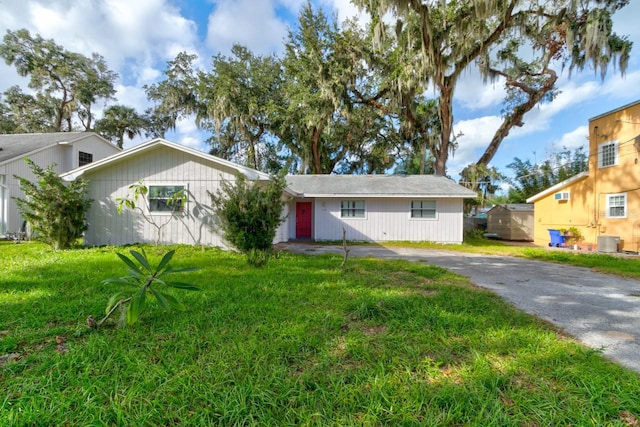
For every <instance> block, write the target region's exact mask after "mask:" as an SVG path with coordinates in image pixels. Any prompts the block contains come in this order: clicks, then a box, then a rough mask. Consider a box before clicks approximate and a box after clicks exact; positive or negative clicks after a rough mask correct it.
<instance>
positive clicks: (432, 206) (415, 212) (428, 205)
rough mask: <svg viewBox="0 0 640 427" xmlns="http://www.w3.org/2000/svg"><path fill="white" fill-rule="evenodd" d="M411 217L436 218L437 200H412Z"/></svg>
mask: <svg viewBox="0 0 640 427" xmlns="http://www.w3.org/2000/svg"><path fill="white" fill-rule="evenodd" d="M411 218H425V219H436V201H435V200H412V201H411Z"/></svg>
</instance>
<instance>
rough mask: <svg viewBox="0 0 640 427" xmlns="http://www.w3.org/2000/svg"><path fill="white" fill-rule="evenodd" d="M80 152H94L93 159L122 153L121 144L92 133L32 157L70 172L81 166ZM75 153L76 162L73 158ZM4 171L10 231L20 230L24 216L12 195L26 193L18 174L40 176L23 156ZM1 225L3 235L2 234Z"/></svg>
mask: <svg viewBox="0 0 640 427" xmlns="http://www.w3.org/2000/svg"><path fill="white" fill-rule="evenodd" d="M78 151H85V152H91V153H93V160H94V161H97V160H100V159H103V158H105V157H108V156H110V155H112V154H115V153H117V152H119V151H120V150H118V148H117V147H115V146H111V145H110V144H108V143H105V142H104V141H103V140H101V139H100V138H99V137H97V136H95V135H90V136H88V137H87V138H84V139H82V140H80V141H78V142H76V143H74V144H72V145H64V144H63V145H55V146H52V147H50V148H47V149H44V150H41V151H38V152H36V153H34V154H31V155H29V156H28V157H29V158H30V159H31V160H32V161H33V162H34V163H35V164H37V165H38V166H40V167H41V168H43V169H45V168H47V167H48V166H50V165H52V164H53V163H55V164H56V166H55V167H54V170H55V171H56V172H57V173H63V172H67V171H69V170H71V169H73V168H75V167H77V166H78V154H77V153H78ZM73 153H75V154H73ZM71 156H75V157H74V158H75V163H74V162H73V158H72V157H71ZM0 174H3V175H5V176H6V185H7V188H6V193H7V194H6V198H7V201H6V230H4V231H10V232H16V231H18V230H19V229H20V227H22V222H23V219H22V215H21V214H20V211H19V210H18V206H17V205H16V203H15V201H13V199H12V197H18V198H24V193H23V192H22V191H21V190H20V184H19V181H18V180H17V179H15V178H14V175H17V176H20V177H23V178H26V179H28V180H29V181H32V182H33V181H35V179H36V177H35V175H33V173H32V172H31V169H30V168H29V166H28V165H27V163H26V162H25V161H24V159H23V158H16V159H14V160H12V161H10V162H7V163H6V164H4V165H3V166H0ZM1 227H2V226H1V225H0V234H2V230H1Z"/></svg>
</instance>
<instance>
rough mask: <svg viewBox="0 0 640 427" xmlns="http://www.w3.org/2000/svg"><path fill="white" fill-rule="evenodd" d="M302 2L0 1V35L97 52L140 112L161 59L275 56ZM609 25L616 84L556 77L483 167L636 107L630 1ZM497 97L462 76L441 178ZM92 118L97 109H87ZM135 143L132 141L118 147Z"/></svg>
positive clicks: (331, 7) (466, 151)
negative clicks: (242, 50) (451, 150)
mask: <svg viewBox="0 0 640 427" xmlns="http://www.w3.org/2000/svg"><path fill="white" fill-rule="evenodd" d="M305 1H306V0H218V1H213V0H87V1H82V2H80V1H78V2H75V1H70V0H26V1H25V0H0V10H2V13H0V34H2V35H4V34H5V33H6V31H7V30H8V29H11V30H16V29H18V28H27V29H29V30H30V31H31V32H32V33H38V34H40V35H42V36H43V37H45V38H53V39H55V40H56V42H57V43H58V44H61V45H63V46H64V47H65V48H67V49H69V50H72V51H77V52H81V53H84V54H86V55H89V54H91V53H92V52H98V53H100V54H101V55H103V56H104V57H105V59H106V60H107V62H108V64H109V66H110V67H111V69H112V70H114V71H116V72H118V73H119V74H120V76H121V78H120V80H119V82H118V94H117V97H118V102H119V103H122V104H126V105H131V106H134V107H136V108H138V109H139V110H140V111H142V110H144V108H145V107H146V106H147V101H146V97H145V94H144V91H143V89H142V87H143V85H145V84H151V83H154V82H156V81H158V79H160V78H161V77H162V70H163V69H164V66H165V64H166V62H167V61H169V60H171V59H173V58H174V57H175V55H176V54H177V53H179V52H181V51H188V52H192V53H197V54H198V55H199V57H200V66H202V67H204V68H208V66H209V63H210V58H211V56H212V55H213V54H215V53H217V52H222V53H227V52H228V51H229V49H230V47H231V45H232V44H233V43H235V42H238V43H241V44H244V45H246V46H248V47H249V48H250V49H251V50H252V51H254V52H256V53H261V54H267V53H271V52H276V53H278V52H281V51H282V49H283V40H284V38H285V37H286V34H287V29H288V28H289V27H290V26H292V25H294V24H295V20H296V16H297V13H298V11H299V9H300V7H301V6H302V4H303V3H304V2H305ZM313 2H314V4H315V5H318V6H321V7H323V8H324V9H325V10H326V11H333V12H335V13H336V14H337V16H338V18H339V19H341V20H342V19H345V18H346V17H349V16H352V15H354V14H355V13H357V9H356V7H354V6H353V5H352V4H350V2H349V0H313ZM631 3H632V4H631V5H629V6H627V7H626V8H625V9H623V11H622V12H621V13H619V14H618V16H616V17H615V21H616V22H615V24H616V27H615V29H616V31H617V32H618V33H619V34H627V35H629V37H630V39H631V40H632V41H634V44H635V46H634V47H635V49H634V51H633V53H632V55H631V60H630V63H629V68H628V69H627V73H626V76H625V77H624V78H622V77H620V74H619V73H617V72H614V70H613V69H612V70H610V71H609V73H607V76H606V78H605V79H604V81H602V80H601V79H600V76H599V74H598V73H595V72H594V71H593V70H587V71H585V72H583V73H580V74H575V73H574V74H573V75H572V76H571V78H570V79H569V76H568V72H567V71H565V72H564V73H563V75H562V77H561V79H560V82H559V88H560V94H559V96H558V97H557V98H556V99H555V100H554V101H553V102H552V103H549V104H544V105H541V106H539V107H538V108H536V109H534V110H533V111H531V112H529V113H528V114H527V116H525V125H524V127H522V128H519V129H515V130H513V131H512V133H511V135H510V136H509V137H508V138H507V139H506V140H505V141H504V142H503V145H502V146H501V148H500V150H499V151H498V154H497V155H496V157H495V158H494V160H493V162H492V164H493V165H494V166H496V167H498V169H499V170H501V171H503V172H509V171H508V169H506V165H507V164H508V163H510V162H511V161H512V160H513V158H514V157H520V158H521V159H532V160H535V159H537V160H542V159H544V158H545V157H547V156H548V154H549V153H552V152H557V151H559V150H560V149H561V148H562V147H563V146H564V147H569V148H575V147H578V146H581V145H586V143H587V139H586V138H587V134H588V130H587V126H588V120H589V118H591V117H594V116H596V115H599V114H602V113H604V112H607V111H609V110H612V109H614V108H617V107H620V106H622V105H625V104H627V103H630V102H633V101H636V100H638V99H640V26H638V25H637V22H636V21H637V17H638V16H640V1H637V0H632V2H631ZM0 82H1V83H0V91H4V90H5V89H6V88H8V87H10V86H11V85H14V84H21V85H23V86H26V82H25V80H24V79H22V78H20V77H19V76H17V75H16V73H15V72H14V71H13V69H12V68H10V67H8V66H6V65H5V64H4V63H2V64H0ZM502 95H503V89H502V86H501V85H500V84H499V82H498V83H496V84H493V85H492V84H486V85H485V84H483V83H482V79H481V78H480V77H479V75H478V74H477V72H475V71H474V70H469V71H468V72H466V73H465V75H464V77H463V79H462V80H461V81H460V83H459V85H458V87H457V92H456V97H455V100H454V116H455V121H454V128H455V131H456V133H458V132H461V133H462V134H463V136H462V137H460V139H459V148H458V150H457V151H456V153H455V154H454V155H453V157H452V158H450V160H449V163H448V173H449V174H450V175H452V176H456V175H457V173H458V172H459V171H460V170H461V169H462V167H464V166H465V165H466V164H468V163H470V162H473V161H475V160H477V158H478V157H479V156H480V154H481V153H482V151H483V149H484V147H486V145H487V144H488V141H489V140H490V139H491V136H492V135H493V133H494V131H495V129H496V128H497V127H498V125H499V122H500V110H501V105H500V101H501V99H502ZM97 114H100V108H97ZM168 139H172V140H174V141H176V142H179V143H182V144H185V145H188V146H191V147H195V148H201V149H203V150H207V147H206V146H205V145H203V144H202V141H203V139H204V138H203V136H202V135H201V133H200V132H199V131H198V130H197V129H196V128H195V124H194V123H193V121H184V122H182V123H180V124H179V126H178V129H177V132H175V133H174V134H171V135H168ZM139 142H141V141H140V140H134V141H131V142H128V143H127V144H126V145H125V146H131V145H133V144H136V143H139Z"/></svg>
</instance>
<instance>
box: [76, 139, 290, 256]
mask: <svg viewBox="0 0 640 427" xmlns="http://www.w3.org/2000/svg"><path fill="white" fill-rule="evenodd" d="M214 166H215V167H214ZM85 178H86V179H88V180H89V181H90V184H89V187H90V197H91V198H93V199H94V202H93V204H92V206H91V209H90V210H89V212H88V215H87V218H88V221H89V228H88V230H87V232H86V233H85V244H87V245H124V244H131V243H143V242H145V243H151V242H155V239H156V229H155V228H154V227H153V226H152V225H151V224H149V222H147V221H146V220H145V219H144V217H143V216H142V214H141V213H140V212H138V211H132V210H131V209H129V208H124V210H123V212H122V214H121V215H119V214H118V213H117V202H116V199H117V198H123V197H127V195H128V194H129V195H131V193H130V190H129V186H130V185H132V184H136V183H137V182H139V181H142V182H143V184H144V185H147V186H149V185H163V184H164V185H183V186H184V187H185V189H186V190H187V194H188V201H187V203H186V205H185V210H184V213H181V214H176V215H167V214H160V215H158V214H156V215H153V219H154V220H155V221H156V223H164V222H165V221H166V220H169V221H168V223H167V225H166V226H165V227H164V228H163V232H162V238H161V240H160V243H181V244H188V245H206V246H218V247H223V248H224V247H226V244H225V242H224V241H223V239H222V237H221V234H222V233H221V232H220V231H219V230H217V227H216V224H215V221H216V219H215V213H214V210H213V207H212V205H211V197H210V196H209V194H208V192H211V193H214V194H215V193H216V192H217V191H218V189H219V188H220V185H221V182H222V180H226V181H234V180H235V170H232V169H230V168H226V167H222V166H219V165H214V164H213V163H212V162H208V161H206V160H203V159H201V158H198V157H195V156H192V155H190V154H188V153H185V152H182V151H177V150H174V149H171V148H168V147H164V146H159V147H158V148H156V149H154V150H152V151H146V152H144V153H142V154H141V155H138V156H130V157H126V158H124V159H123V160H122V161H120V162H117V163H115V164H112V165H109V166H107V167H105V168H100V169H98V170H96V171H90V172H89V173H87V176H85ZM137 206H140V207H142V208H143V209H144V210H145V213H148V210H147V202H146V199H138V203H137ZM282 240H286V226H285V228H282V227H281V228H280V229H279V230H278V233H277V234H276V238H275V241H276V242H278V241H282Z"/></svg>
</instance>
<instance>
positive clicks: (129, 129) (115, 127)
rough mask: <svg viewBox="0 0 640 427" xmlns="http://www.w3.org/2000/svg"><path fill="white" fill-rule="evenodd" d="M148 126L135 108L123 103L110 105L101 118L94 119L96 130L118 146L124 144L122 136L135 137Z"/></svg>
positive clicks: (120, 146)
mask: <svg viewBox="0 0 640 427" xmlns="http://www.w3.org/2000/svg"><path fill="white" fill-rule="evenodd" d="M147 127H148V123H147V120H146V118H145V117H144V116H141V115H140V114H138V113H137V112H136V110H135V109H133V108H131V107H127V106H125V105H111V106H109V107H107V108H106V109H105V110H104V113H103V115H102V118H101V119H99V120H98V121H96V128H95V130H96V132H98V133H99V134H100V135H102V136H103V137H105V138H106V139H108V140H110V141H111V142H114V143H115V144H116V145H117V146H118V148H122V147H123V145H124V137H125V136H126V137H127V138H129V139H133V138H135V136H136V135H142V132H143V131H144V130H145V129H146V128H147Z"/></svg>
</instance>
